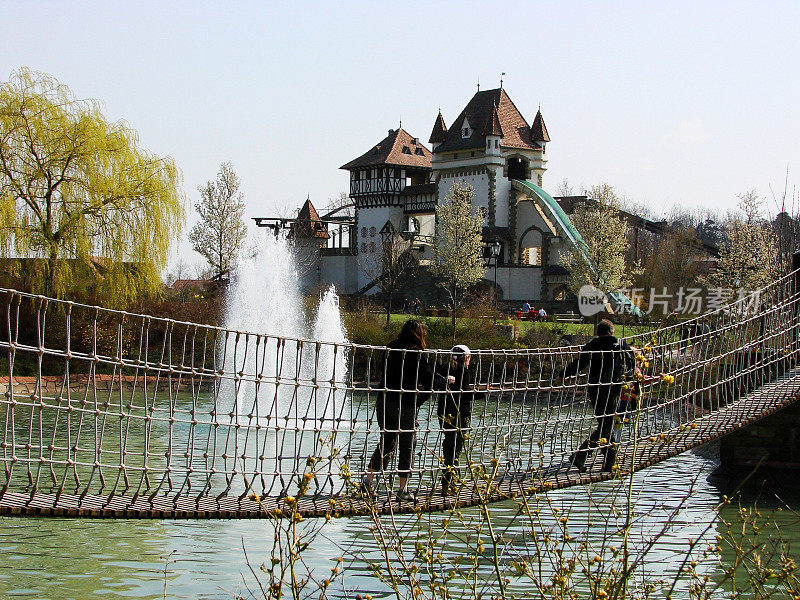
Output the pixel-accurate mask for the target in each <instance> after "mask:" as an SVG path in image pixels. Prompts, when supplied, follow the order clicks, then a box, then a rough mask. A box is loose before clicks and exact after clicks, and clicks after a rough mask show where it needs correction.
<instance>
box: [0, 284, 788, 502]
mask: <svg viewBox="0 0 800 600" xmlns="http://www.w3.org/2000/svg"><path fill="white" fill-rule="evenodd" d="M796 277H797V273H792V274H790V275H787V276H786V277H783V278H782V279H780V280H778V281H776V282H774V283H772V284H771V285H769V286H767V287H766V288H764V289H762V290H759V291H757V292H754V293H752V294H749V295H747V296H745V297H743V298H741V299H740V300H738V301H736V302H734V303H732V304H729V305H727V306H724V307H722V308H720V309H719V310H716V311H714V312H712V313H708V314H705V315H703V316H701V317H697V318H695V319H692V320H689V321H684V322H682V323H678V324H675V325H673V326H669V327H662V328H660V329H657V330H653V331H649V332H645V333H640V334H637V335H634V336H631V337H627V338H625V341H626V342H627V344H629V345H630V346H631V347H632V349H631V350H627V349H626V347H624V346H617V347H614V348H612V349H610V350H598V351H595V352H593V353H591V354H586V353H584V354H583V355H582V354H581V348H580V347H577V346H570V347H558V348H530V349H520V350H473V351H472V353H471V356H470V360H469V365H468V366H467V367H466V368H465V366H464V360H463V357H460V356H456V357H454V355H452V354H451V353H450V352H449V351H434V350H426V351H423V352H419V351H415V350H398V349H388V348H387V347H379V346H364V345H357V344H335V343H325V342H320V341H313V340H303V339H289V338H280V337H273V336H268V335H261V334H258V333H252V332H242V331H233V330H228V329H225V328H220V327H212V326H206V325H199V324H194V323H185V322H178V321H173V320H167V319H159V318H155V317H150V316H145V315H137V314H131V313H127V312H122V311H113V310H107V309H103V308H98V307H93V306H87V305H81V304H77V303H72V302H65V301H60V300H53V299H49V298H45V297H42V296H34V295H29V294H25V293H21V292H18V291H14V290H0V293H1V294H2V297H3V304H2V306H3V308H4V312H5V319H4V320H5V323H3V324H2V326H3V332H2V335H0V349H2V352H3V353H4V354H5V357H4V360H3V361H2V366H0V382H2V386H3V392H4V394H3V396H2V398H0V427H2V431H1V432H0V463H2V473H0V513H7V514H51V515H72V516H74V515H87V516H174V517H182V516H188V517H232V516H267V515H270V516H271V515H277V514H278V513H282V514H288V513H290V512H294V511H300V512H302V513H305V514H325V513H327V512H336V513H339V514H357V513H365V512H369V511H371V510H377V511H379V512H385V511H408V510H414V509H418V508H419V507H423V508H427V509H430V510H435V509H437V508H441V507H443V506H446V505H451V504H452V503H459V504H463V505H469V504H475V503H476V502H478V501H485V500H486V499H487V498H489V499H499V498H502V497H507V496H508V495H511V494H515V493H520V492H525V491H532V490H546V489H548V488H554V487H564V486H568V485H577V484H581V483H587V482H590V481H597V480H602V479H607V478H609V477H613V476H616V475H617V474H618V473H620V472H621V473H626V472H630V471H632V470H636V469H639V468H643V467H644V466H647V465H649V464H652V463H654V462H657V461H659V460H663V459H665V458H668V457H669V456H673V455H675V454H677V453H679V452H682V451H685V450H686V449H688V448H691V447H693V446H696V445H698V444H700V443H702V442H705V441H708V440H711V439H713V438H715V437H718V436H720V435H723V434H725V433H727V432H729V431H732V430H733V429H736V428H738V427H741V426H742V425H744V424H746V423H748V422H750V421H753V420H755V419H758V418H760V417H762V416H764V415H766V414H769V413H771V412H774V411H775V410H778V409H779V408H781V407H782V406H784V405H786V404H788V403H790V402H792V401H794V399H795V396H796V394H797V391H798V389H799V388H800V384H798V379H800V378H798V377H796V376H795V367H796V364H797V358H798V349H799V347H798V292H797V289H796V285H795V279H796ZM392 353H394V354H393V355H392ZM389 355H392V356H394V358H392V357H391V356H389ZM387 356H388V358H387ZM575 361H578V362H577V363H576V362H575ZM570 365H572V366H570ZM634 368H635V370H634ZM595 369H597V370H599V372H606V371H608V372H612V371H613V372H616V373H617V374H616V375H614V377H615V378H616V379H615V380H614V381H615V383H614V384H613V385H609V384H608V381H609V380H608V379H604V378H603V376H602V375H601V376H600V380H599V381H598V380H597V377H594V379H592V377H593V376H592V372H593V371H594V370H595ZM398 370H399V372H398ZM587 371H588V372H589V373H588V375H587ZM456 380H457V381H456ZM401 388H402V389H401ZM604 394H605V396H604ZM619 394H622V396H623V398H625V397H630V396H631V395H635V396H638V401H636V402H629V403H627V405H624V406H623V405H621V404H620V402H619V400H618V396H619ZM603 398H606V400H603ZM608 398H612V399H610V400H609V399H608ZM392 399H394V400H392ZM392 401H395V402H400V403H405V406H406V407H407V406H408V405H409V403H413V405H414V407H413V408H412V409H411V414H412V417H411V423H412V424H410V425H409V423H408V418H405V417H403V418H402V419H400V418H398V419H399V420H393V418H391V417H389V416H387V415H386V414H385V413H382V414H379V412H380V411H381V410H383V411H386V410H389V409H388V408H387V407H389V406H390V405H391V402H392ZM418 405H419V408H418V411H417V406H418ZM454 407H456V408H454ZM406 410H407V409H406ZM379 417H380V418H379ZM380 423H383V425H384V427H383V434H384V435H383V436H382V431H381V427H380ZM393 434H397V435H396V436H395V435H393ZM390 438H393V440H392V439H390ZM379 441H383V442H388V443H391V442H392V441H395V442H399V444H398V446H399V448H398V450H397V451H396V452H394V453H393V454H391V453H389V452H386V455H387V458H388V459H389V460H388V462H385V463H384V464H380V463H381V461H378V463H379V467H380V468H378V469H377V470H378V471H382V473H376V474H375V476H374V477H373V478H372V480H371V485H370V490H369V491H370V494H363V493H361V492H360V491H359V489H358V488H359V482H360V481H361V479H362V477H363V476H364V474H365V473H367V472H368V471H369V465H370V461H371V460H372V466H373V468H375V467H376V463H375V459H374V458H373V452H374V450H375V448H376V446H377V445H378V443H379ZM409 447H410V448H411V450H410V451H409V450H408V448H409ZM409 452H410V453H411V454H412V455H413V460H411V461H410V463H411V464H410V465H408V464H405V465H402V464H401V465H400V466H401V467H402V468H403V469H406V468H407V469H408V471H409V472H410V479H409V486H408V489H410V490H413V491H415V492H416V495H417V500H416V504H414V503H413V502H408V501H398V500H397V499H396V498H395V496H394V494H393V493H392V490H393V489H395V490H396V487H397V482H396V476H395V475H393V473H396V472H397V468H398V465H397V462H398V460H399V461H400V462H401V463H402V462H403V461H406V462H409V461H408V454H409ZM590 452H592V454H591V455H590ZM398 456H399V458H398ZM404 457H405V458H404ZM578 467H583V468H578ZM476 473H480V474H481V476H480V477H476V476H475V474H476ZM443 479H444V480H445V481H446V482H448V481H449V483H450V485H451V487H452V491H453V494H452V495H445V494H442V493H440V491H441V488H442V481H443ZM372 492H374V493H375V495H376V498H375V499H374V500H373V499H372V497H371V495H372Z"/></svg>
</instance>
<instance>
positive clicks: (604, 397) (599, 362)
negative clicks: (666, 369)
mask: <svg viewBox="0 0 800 600" xmlns="http://www.w3.org/2000/svg"><path fill="white" fill-rule="evenodd" d="M635 367H636V360H635V358H634V353H633V349H632V348H631V347H630V346H629V345H628V344H627V343H626V342H624V341H621V340H618V339H617V338H616V337H614V324H613V323H612V322H611V321H609V320H608V319H603V320H602V321H600V322H599V323H598V324H597V337H596V338H594V339H592V340H591V341H590V342H589V343H588V344H586V345H585V346H584V347H583V349H582V350H581V353H580V356H578V358H577V359H576V360H574V361H572V362H571V363H570V364H568V365H567V366H566V368H565V369H564V373H563V375H562V376H563V377H564V378H567V377H572V376H574V375H576V374H577V373H578V372H579V371H582V370H583V369H587V368H588V371H589V376H588V388H587V390H586V395H587V396H588V397H589V400H590V402H591V403H592V406H593V408H594V416H595V418H596V419H597V428H596V429H595V430H594V431H592V433H591V435H590V436H589V438H588V439H587V440H585V441H584V442H583V443H582V444H581V445H580V448H578V450H577V451H576V452H575V453H573V454H572V456H571V457H570V466H573V467H575V468H576V469H578V471H581V472H582V471H584V470H585V469H586V460H587V459H588V458H589V456H591V455H592V453H593V452H594V449H595V448H596V447H597V446H598V445H602V450H601V451H602V453H603V457H604V460H603V471H611V470H612V467H613V466H614V462H615V460H616V448H615V447H614V446H613V445H612V444H611V434H612V432H613V428H614V417H615V416H616V414H617V412H618V411H619V396H620V391H621V390H622V385H623V383H624V382H625V378H626V377H627V376H628V375H630V374H632V373H633V370H634V368H635Z"/></svg>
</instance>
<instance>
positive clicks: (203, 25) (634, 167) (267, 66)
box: [0, 0, 800, 225]
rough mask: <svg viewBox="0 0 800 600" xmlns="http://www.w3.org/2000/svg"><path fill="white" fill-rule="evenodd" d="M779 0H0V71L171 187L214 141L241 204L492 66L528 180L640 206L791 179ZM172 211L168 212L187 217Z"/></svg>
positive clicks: (413, 128)
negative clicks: (525, 132)
mask: <svg viewBox="0 0 800 600" xmlns="http://www.w3.org/2000/svg"><path fill="white" fill-rule="evenodd" d="M798 24H800V2H796V1H795V2H785V3H784V2H758V3H755V2H750V3H739V2H687V3H683V2H669V3H666V2H660V3H656V2H632V1H631V2H550V3H536V2H509V1H506V2H497V3H492V2H431V1H429V2H414V1H409V0H406V1H404V2H395V3H388V2H335V3H334V2H325V3H322V2H320V3H305V2H291V3H269V2H257V3H246V2H219V3H212V2H185V3H181V2H152V3H151V2H127V3H121V2H96V3H80V2H29V1H24V2H6V1H0V75H2V79H6V78H7V77H8V74H9V73H10V72H11V71H12V70H14V69H16V68H18V67H20V66H23V65H24V66H27V67H30V68H32V69H35V70H40V71H45V72H47V73H50V74H51V75H54V76H55V77H57V78H58V79H59V80H60V81H61V82H62V83H65V84H67V85H68V86H70V87H71V88H72V89H73V90H74V91H75V93H76V94H77V95H78V96H79V97H93V98H98V99H100V100H102V101H103V102H104V104H105V107H106V113H107V115H108V116H109V117H110V118H112V119H126V120H127V121H128V122H129V123H130V124H131V125H132V126H133V127H134V128H135V129H136V130H138V131H139V133H140V136H141V141H142V144H143V145H144V146H145V147H146V148H148V149H150V150H152V151H153V152H156V153H158V154H162V155H171V156H172V157H174V158H175V160H176V161H177V163H178V165H179V166H180V168H181V169H182V171H183V175H184V189H185V192H186V195H187V199H188V201H189V202H191V203H193V202H195V201H196V200H197V197H198V194H197V186H198V185H199V184H201V183H202V182H203V181H205V180H207V179H212V178H213V177H214V175H215V174H216V171H217V168H218V166H219V164H220V163H221V162H223V161H231V162H232V163H233V164H234V166H235V168H236V170H237V172H238V173H239V175H240V176H241V178H242V183H243V185H242V189H243V192H244V195H245V201H246V204H247V216H248V217H253V216H268V215H271V214H274V213H275V211H276V210H285V209H286V208H287V207H295V206H298V205H299V204H301V203H302V201H303V200H304V199H305V197H306V195H310V196H311V199H312V201H313V202H314V203H315V204H316V205H317V206H318V207H319V206H324V205H325V204H326V202H327V200H328V199H329V198H332V197H336V196H337V195H338V194H339V192H341V191H346V190H347V186H348V183H347V174H346V172H344V171H341V170H339V166H341V165H342V164H344V163H345V162H347V161H348V160H350V159H352V158H354V157H356V156H358V155H360V154H362V153H363V152H365V151H366V150H368V149H369V148H370V147H371V146H372V145H373V144H375V143H376V142H378V141H379V140H380V139H381V138H383V137H384V136H385V135H386V131H387V130H388V129H389V128H393V127H397V125H398V122H399V120H400V119H401V118H402V122H403V127H404V128H405V129H406V130H408V131H409V132H410V133H412V134H413V135H416V136H418V137H420V138H422V139H423V141H425V142H426V141H427V139H428V136H429V135H430V131H431V128H432V126H433V121H434V118H435V116H436V113H437V109H438V108H439V107H441V109H442V113H443V115H444V118H445V121H446V122H447V123H448V124H450V123H451V122H452V121H453V119H454V118H455V117H456V116H457V115H458V113H459V112H460V111H461V109H462V108H463V107H464V105H465V104H466V103H467V101H468V100H469V98H470V97H471V96H472V94H473V93H474V92H475V90H476V82H477V80H478V79H479V78H480V82H481V89H489V88H492V87H497V86H498V84H499V78H500V73H501V72H502V71H505V72H506V76H505V84H504V87H505V88H506V90H507V91H508V93H509V95H510V96H511V98H512V99H513V100H514V102H515V104H516V105H517V107H518V108H519V109H520V110H521V111H522V112H523V114H525V115H526V116H527V118H528V121H529V122H530V121H532V120H533V117H534V116H535V114H536V110H537V108H538V107H539V106H540V105H541V110H542V113H543V115H544V118H545V122H546V123H547V128H548V130H549V132H550V137H551V140H552V141H551V143H550V144H549V145H548V149H547V154H548V158H549V164H548V171H547V173H545V177H544V187H545V189H548V190H549V191H555V188H556V187H557V186H558V184H559V183H560V182H561V181H562V180H563V179H564V178H567V179H568V180H569V181H570V182H571V183H572V185H573V186H574V187H575V188H576V191H578V190H579V189H580V188H581V187H582V186H584V185H585V186H588V185H592V184H595V183H600V182H603V181H607V182H609V183H611V184H612V185H614V186H615V187H616V188H617V189H618V190H619V191H620V192H621V193H623V194H624V195H625V196H627V197H629V198H631V199H632V200H634V201H636V202H640V203H644V204H647V205H648V206H650V207H651V209H652V210H653V211H654V212H655V213H661V212H664V211H665V210H667V209H668V208H669V207H670V206H672V205H673V204H676V203H680V204H684V205H687V206H708V207H711V208H715V209H721V210H723V211H724V210H727V209H729V208H733V207H734V206H735V204H736V202H737V200H736V194H739V193H742V192H745V191H747V190H751V189H755V190H756V191H757V192H758V193H760V194H761V195H763V196H765V197H766V198H768V199H769V206H770V207H771V208H772V209H773V212H774V203H773V202H772V200H771V198H772V196H773V192H772V191H771V190H770V188H772V190H773V191H774V193H775V194H779V193H781V192H782V190H783V186H784V179H785V177H786V172H787V169H788V171H789V180H790V182H791V183H795V182H798V181H800V77H798V65H800V43H798V38H797V34H798ZM193 219H194V217H193V215H191V214H190V221H189V225H191V223H192V222H193Z"/></svg>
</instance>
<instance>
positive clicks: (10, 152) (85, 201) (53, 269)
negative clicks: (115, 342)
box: [0, 68, 184, 306]
mask: <svg viewBox="0 0 800 600" xmlns="http://www.w3.org/2000/svg"><path fill="white" fill-rule="evenodd" d="M183 219H184V212H183V199H182V193H181V191H180V172H179V170H178V169H177V167H176V166H175V164H174V162H173V161H172V159H170V158H161V157H158V156H155V155H154V154H152V153H150V152H148V151H146V150H144V149H142V148H141V147H140V145H139V140H138V136H137V134H136V132H135V131H133V130H132V129H131V128H130V127H129V126H128V125H127V124H126V123H124V122H116V123H111V122H109V121H108V120H107V119H106V117H105V116H104V115H103V113H102V111H101V109H100V106H99V103H98V102H97V101H96V100H79V99H76V98H75V95H74V94H73V93H72V92H71V90H70V89H69V88H67V87H66V86H64V85H62V84H60V83H59V82H58V81H57V80H56V79H54V78H53V77H50V76H48V75H46V74H43V73H37V72H34V71H31V70H28V69H25V68H23V69H20V70H19V71H17V72H15V73H13V74H12V75H11V77H10V79H9V81H6V82H4V83H2V84H0V247H2V251H3V253H4V256H5V257H6V258H9V257H11V256H16V257H20V258H27V259H33V260H28V261H26V263H27V264H32V265H34V268H33V269H32V272H31V273H29V276H30V281H29V284H28V285H29V287H30V288H31V289H32V291H34V292H37V293H45V294H48V295H54V296H57V297H61V296H64V295H65V294H67V293H70V292H74V291H76V290H81V291H88V290H91V291H93V292H95V293H97V294H98V295H99V296H100V297H101V299H102V300H103V301H104V302H106V303H108V304H112V305H117V306H120V305H124V304H125V303H126V302H128V301H130V300H132V299H133V298H135V297H136V296H138V295H139V294H141V293H143V292H148V291H153V290H155V289H157V286H159V285H160V278H159V272H160V270H161V269H162V268H163V267H164V265H165V263H166V260H167V257H168V251H169V246H170V243H171V242H172V241H173V240H174V239H175V238H176V237H177V236H178V235H179V233H180V230H181V226H182V223H183ZM87 274H91V278H90V279H89V280H87V276H86V275H87Z"/></svg>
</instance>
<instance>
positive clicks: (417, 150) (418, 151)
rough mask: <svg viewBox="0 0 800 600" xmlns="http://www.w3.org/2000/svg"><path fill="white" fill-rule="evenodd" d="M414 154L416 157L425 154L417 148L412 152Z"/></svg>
mask: <svg viewBox="0 0 800 600" xmlns="http://www.w3.org/2000/svg"><path fill="white" fill-rule="evenodd" d="M414 154H416V155H417V156H425V153H424V152H423V151H422V148H417V149H416V150H414Z"/></svg>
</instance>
